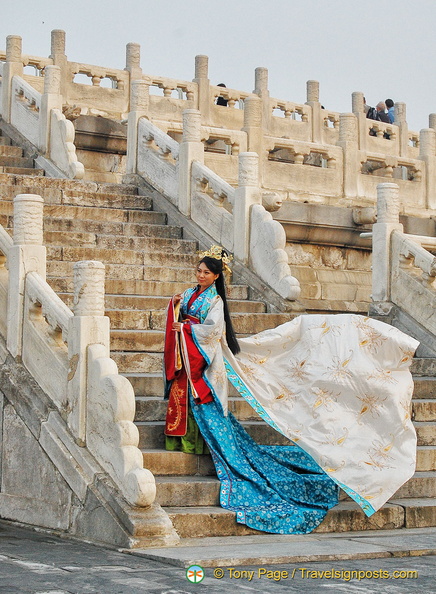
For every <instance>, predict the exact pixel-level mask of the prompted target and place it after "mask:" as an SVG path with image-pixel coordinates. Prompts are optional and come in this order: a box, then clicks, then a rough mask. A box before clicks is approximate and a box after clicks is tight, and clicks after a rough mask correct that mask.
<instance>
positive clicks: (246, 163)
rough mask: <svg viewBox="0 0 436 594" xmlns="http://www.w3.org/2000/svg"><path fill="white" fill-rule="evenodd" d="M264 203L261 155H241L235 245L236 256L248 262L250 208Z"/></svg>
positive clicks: (234, 231) (235, 206) (234, 233)
mask: <svg viewBox="0 0 436 594" xmlns="http://www.w3.org/2000/svg"><path fill="white" fill-rule="evenodd" d="M253 204H262V195H261V192H260V188H259V156H258V154H257V153H241V154H240V155H239V175H238V187H237V188H236V190H235V199H234V204H233V238H234V239H233V246H234V248H233V249H234V254H235V258H237V259H238V260H240V261H241V262H243V263H244V264H247V263H248V260H249V247H250V209H251V206H252V205H253Z"/></svg>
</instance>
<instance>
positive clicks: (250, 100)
mask: <svg viewBox="0 0 436 594" xmlns="http://www.w3.org/2000/svg"><path fill="white" fill-rule="evenodd" d="M242 130H243V132H246V133H247V149H248V151H249V152H250V153H257V154H258V155H259V157H260V161H259V179H260V180H261V179H262V171H263V167H264V165H265V163H264V162H263V158H264V156H265V155H264V151H263V129H262V99H261V98H260V97H255V96H251V97H247V98H246V99H245V101H244V127H243V128H242Z"/></svg>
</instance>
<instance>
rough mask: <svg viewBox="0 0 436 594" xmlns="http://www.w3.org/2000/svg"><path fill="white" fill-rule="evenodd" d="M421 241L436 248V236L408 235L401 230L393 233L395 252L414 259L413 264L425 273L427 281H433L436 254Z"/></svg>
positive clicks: (435, 268) (435, 272) (411, 259)
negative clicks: (423, 245)
mask: <svg viewBox="0 0 436 594" xmlns="http://www.w3.org/2000/svg"><path fill="white" fill-rule="evenodd" d="M421 241H422V242H423V243H425V244H426V245H427V246H429V247H430V246H431V247H433V249H434V248H436V239H435V238H431V237H428V238H427V237H422V236H418V235H406V234H404V233H400V232H399V231H394V232H393V233H392V249H393V252H394V253H395V254H398V255H399V256H401V257H402V258H404V259H405V260H410V261H411V262H412V261H413V266H414V267H416V268H419V269H420V270H421V272H422V273H423V275H424V278H425V279H426V280H425V282H430V283H432V282H433V281H434V279H435V277H436V256H434V255H433V254H431V253H430V252H428V251H427V250H426V249H425V248H424V247H422V245H421ZM430 279H431V280H430Z"/></svg>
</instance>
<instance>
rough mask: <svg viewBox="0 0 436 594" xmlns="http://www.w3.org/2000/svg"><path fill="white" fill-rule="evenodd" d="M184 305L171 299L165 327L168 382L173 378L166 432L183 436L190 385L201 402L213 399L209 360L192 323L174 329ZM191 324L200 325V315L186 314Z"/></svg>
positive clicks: (165, 363)
mask: <svg viewBox="0 0 436 594" xmlns="http://www.w3.org/2000/svg"><path fill="white" fill-rule="evenodd" d="M179 309H180V305H179V304H177V305H176V306H175V307H174V299H171V301H170V303H169V305H168V311H167V324H166V329H165V347H164V365H165V375H166V378H167V380H168V381H172V384H171V389H170V393H169V400H168V408H167V416H166V422H165V435H178V436H183V435H185V434H186V429H187V423H188V385H190V387H191V391H192V395H193V397H194V400H195V402H196V403H197V404H205V403H207V402H211V401H212V400H213V398H212V394H211V391H210V388H209V387H208V385H207V384H206V382H205V381H204V379H203V371H204V369H205V367H206V361H205V360H204V358H203V356H202V355H201V353H200V351H199V350H198V348H197V347H196V345H195V342H194V340H193V338H192V334H191V329H190V327H189V325H188V324H184V325H183V329H182V331H181V332H175V331H174V330H173V329H172V325H173V322H176V321H177V318H178V314H179ZM184 319H185V320H189V321H190V323H191V324H199V323H200V321H199V320H198V318H195V317H193V316H185V317H184Z"/></svg>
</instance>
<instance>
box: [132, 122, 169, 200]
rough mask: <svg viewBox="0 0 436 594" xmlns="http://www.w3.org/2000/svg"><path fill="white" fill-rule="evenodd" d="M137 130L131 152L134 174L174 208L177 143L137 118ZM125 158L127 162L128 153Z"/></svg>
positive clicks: (149, 123)
mask: <svg viewBox="0 0 436 594" xmlns="http://www.w3.org/2000/svg"><path fill="white" fill-rule="evenodd" d="M137 126H138V134H137V138H138V140H137V146H132V152H133V153H134V154H136V159H135V160H134V161H135V165H134V171H135V172H137V173H139V175H141V176H142V177H144V179H146V180H147V181H149V182H150V183H152V184H154V185H155V187H156V188H157V189H158V190H159V191H161V192H163V193H164V194H165V195H166V196H168V198H170V200H171V201H172V202H173V203H174V204H176V205H177V204H178V199H179V198H178V185H177V183H178V182H177V174H176V166H177V163H178V157H179V143H178V142H177V141H175V140H173V139H172V138H171V137H170V136H168V135H167V134H165V133H164V132H162V130H160V129H159V128H157V127H156V126H154V125H153V124H152V123H151V122H149V121H148V120H147V119H145V118H140V119H139V122H138V124H137ZM127 158H128V159H129V158H131V155H130V154H129V152H128V153H127ZM171 158H172V159H171ZM132 161H133V159H132Z"/></svg>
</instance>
